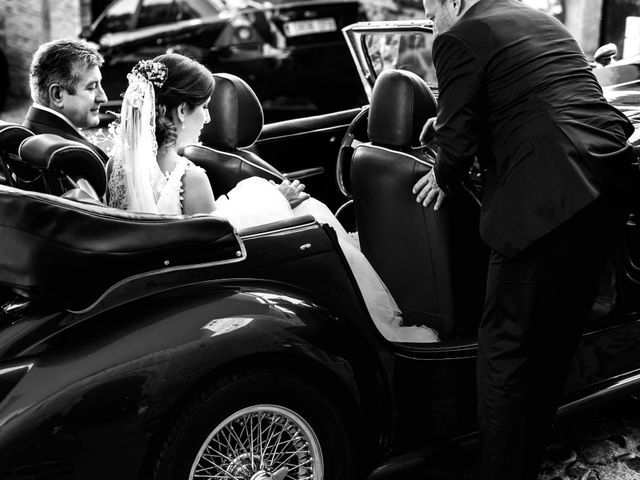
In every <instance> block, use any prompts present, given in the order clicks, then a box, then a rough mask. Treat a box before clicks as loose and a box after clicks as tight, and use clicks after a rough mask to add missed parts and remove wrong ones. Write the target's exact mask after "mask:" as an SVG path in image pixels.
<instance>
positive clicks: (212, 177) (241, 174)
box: [183, 73, 286, 197]
mask: <svg viewBox="0 0 640 480" xmlns="http://www.w3.org/2000/svg"><path fill="white" fill-rule="evenodd" d="M213 76H214V78H215V81H216V86H215V89H214V91H213V95H212V97H211V101H210V102H209V106H210V107H209V114H210V115H211V122H209V123H208V124H207V125H205V126H204V128H203V129H202V133H201V135H200V140H201V142H202V144H203V145H204V146H196V145H191V146H188V147H186V148H185V149H184V151H183V155H184V156H185V157H187V158H188V159H189V160H191V161H192V162H193V163H195V164H196V165H199V166H200V167H202V168H204V169H205V171H206V172H207V176H208V177H209V181H210V182H211V187H212V188H213V193H214V194H215V196H216V197H217V196H219V195H221V194H226V193H227V192H228V191H229V190H231V189H232V188H233V187H234V186H235V185H236V184H237V183H238V182H239V181H240V180H242V179H244V178H248V177H253V176H258V177H263V178H266V179H267V180H273V181H275V182H277V183H280V182H281V181H282V180H284V179H285V178H286V177H285V175H284V174H282V173H281V172H279V171H278V170H277V169H276V168H274V167H273V166H272V165H270V164H269V163H267V162H265V161H264V160H262V159H261V158H260V157H259V156H258V155H256V154H255V153H253V152H251V151H249V150H247V147H250V146H251V145H253V143H254V142H255V141H256V140H257V139H258V137H259V136H260V132H261V131H262V126H263V124H264V115H263V113H262V106H261V105H260V102H259V100H258V98H257V97H256V94H255V93H254V92H253V90H252V89H251V87H249V85H247V83H246V82H244V80H242V79H240V78H238V77H236V76H234V75H230V74H226V73H215V74H214V75H213Z"/></svg>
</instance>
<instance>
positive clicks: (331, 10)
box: [81, 0, 363, 118]
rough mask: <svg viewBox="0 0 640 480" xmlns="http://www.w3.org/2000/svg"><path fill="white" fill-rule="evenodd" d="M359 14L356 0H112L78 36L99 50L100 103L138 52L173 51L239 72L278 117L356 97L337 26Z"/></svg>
mask: <svg viewBox="0 0 640 480" xmlns="http://www.w3.org/2000/svg"><path fill="white" fill-rule="evenodd" d="M359 15H360V7H359V3H358V1H357V0H293V1H289V0H275V1H273V2H272V1H269V0H116V1H115V2H114V3H112V4H111V5H110V6H109V7H108V8H107V9H106V10H105V11H104V12H103V13H102V15H100V17H99V18H98V19H97V20H96V21H95V22H94V23H93V24H92V25H91V26H90V27H88V28H86V29H85V30H83V32H82V34H81V36H82V37H83V38H85V39H87V40H89V41H92V42H95V43H96V44H98V45H99V50H100V52H101V53H102V54H103V55H104V57H105V64H104V66H103V68H102V73H103V86H104V88H105V91H106V93H107V95H108V97H109V100H110V101H109V103H108V104H107V105H106V110H108V109H114V108H115V109H117V108H118V106H119V104H120V102H121V97H120V95H121V94H122V93H123V92H124V90H125V89H126V85H127V83H126V82H127V79H126V75H127V73H128V72H129V71H130V70H131V68H132V67H133V65H135V63H136V62H137V61H138V60H140V59H144V58H153V57H154V56H156V55H159V54H162V53H166V52H177V53H182V54H184V55H187V56H190V57H192V58H194V59H196V60H198V61H200V62H202V63H204V64H205V65H206V66H207V67H209V68H210V69H211V70H212V71H213V72H227V73H231V74H235V75H238V76H239V77H241V78H243V79H244V80H246V81H247V82H248V83H249V84H250V85H251V86H252V88H253V89H254V90H255V91H256V93H257V95H258V97H259V98H260V99H261V100H262V102H263V105H264V106H265V110H266V114H267V117H268V118H269V116H270V115H271V113H272V112H273V113H274V114H275V113H276V112H278V111H279V112H280V113H281V115H280V118H282V116H283V115H282V114H284V115H285V116H289V117H294V116H300V115H301V113H300V109H301V108H302V114H304V112H307V114H308V112H309V111H311V112H316V113H317V112H327V111H332V110H335V109H339V108H349V107H354V106H357V105H359V104H361V103H362V101H363V98H362V96H361V88H360V85H359V80H358V76H357V73H356V71H355V69H354V67H353V63H352V62H351V59H350V56H349V51H348V49H347V47H346V45H345V44H344V41H343V39H342V35H341V31H340V30H341V29H342V27H344V26H345V25H348V24H350V23H353V22H355V21H357V20H358V18H359ZM329 85H330V87H329ZM287 110H288V112H287ZM283 111H284V112H283Z"/></svg>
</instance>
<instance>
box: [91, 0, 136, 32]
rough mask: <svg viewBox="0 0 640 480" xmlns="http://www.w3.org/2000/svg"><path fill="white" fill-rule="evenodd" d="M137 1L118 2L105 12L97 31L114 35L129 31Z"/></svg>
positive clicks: (122, 0) (124, 0)
mask: <svg viewBox="0 0 640 480" xmlns="http://www.w3.org/2000/svg"><path fill="white" fill-rule="evenodd" d="M138 2H139V0H119V1H117V2H115V3H114V4H113V5H111V7H109V9H108V10H107V11H106V13H105V15H104V17H103V18H102V21H101V22H100V24H99V26H98V28H97V30H98V31H99V32H100V33H116V32H123V31H125V30H129V29H130V28H131V27H132V23H133V21H134V17H135V13H136V9H137V7H138Z"/></svg>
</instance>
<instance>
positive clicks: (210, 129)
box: [200, 73, 264, 150]
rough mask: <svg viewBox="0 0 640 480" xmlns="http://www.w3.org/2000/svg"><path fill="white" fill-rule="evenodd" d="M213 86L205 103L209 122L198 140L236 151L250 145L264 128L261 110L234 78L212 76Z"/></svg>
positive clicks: (256, 99) (238, 79)
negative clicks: (206, 103) (209, 99)
mask: <svg viewBox="0 0 640 480" xmlns="http://www.w3.org/2000/svg"><path fill="white" fill-rule="evenodd" d="M213 78H214V79H215V82H216V86H215V89H214V90H213V95H212V96H211V101H210V102H209V115H210V116H211V122H209V123H208V124H206V125H205V126H204V128H203V129H202V133H201V134H200V140H201V141H202V143H203V144H204V145H206V146H208V147H212V148H220V149H226V150H231V149H236V148H241V147H248V146H250V145H252V144H253V143H254V142H255V141H256V139H257V138H258V136H259V135H260V132H261V131H262V126H263V124H264V115H263V113H262V106H261V105H260V101H259V100H258V97H256V94H255V93H254V91H253V90H252V89H251V87H250V86H249V85H247V83H246V82H245V81H244V80H242V79H241V78H238V77H236V76H235V75H230V74H227V73H214V74H213Z"/></svg>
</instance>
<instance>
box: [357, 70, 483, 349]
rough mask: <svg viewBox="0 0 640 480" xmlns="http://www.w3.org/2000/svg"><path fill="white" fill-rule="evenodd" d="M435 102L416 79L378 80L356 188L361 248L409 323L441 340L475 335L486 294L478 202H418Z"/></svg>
mask: <svg viewBox="0 0 640 480" xmlns="http://www.w3.org/2000/svg"><path fill="white" fill-rule="evenodd" d="M435 115H436V101H435V98H434V96H433V94H432V92H431V91H430V89H429V87H428V86H427V84H426V83H425V82H424V81H423V80H422V79H421V78H420V77H418V76H417V75H415V74H413V73H411V72H407V71H402V70H389V71H385V72H383V73H382V74H381V75H380V77H378V79H377V81H376V83H375V86H374V89H373V94H372V99H371V109H370V113H369V120H368V134H369V138H370V140H371V141H370V142H369V143H364V144H361V145H360V146H358V147H357V148H356V150H355V152H354V156H353V160H352V165H351V187H352V191H353V197H354V207H355V215H356V222H357V225H358V234H359V238H360V244H361V247H362V251H363V253H364V254H365V256H366V257H367V258H368V259H369V261H370V262H371V264H372V265H373V267H374V268H375V269H376V271H377V272H378V274H379V275H380V277H381V278H382V280H383V281H384V282H385V284H386V285H387V287H388V288H389V290H390V292H391V293H392V295H393V297H394V298H395V299H396V301H397V303H398V305H399V307H400V309H401V310H402V313H403V318H404V321H405V323H406V324H424V325H427V326H429V327H431V328H435V329H436V330H437V331H438V333H439V335H440V338H441V339H442V340H447V339H450V338H458V337H462V336H468V335H473V334H474V332H475V326H476V325H477V321H478V320H479V318H480V306H481V302H482V298H483V294H484V289H483V285H484V278H483V272H484V268H485V267H484V265H486V257H483V254H482V252H481V251H482V249H483V247H482V243H481V241H480V238H479V234H478V218H479V205H478V203H477V202H476V201H474V199H473V198H472V197H471V195H469V193H468V192H467V191H465V190H462V189H461V190H460V191H456V192H454V193H453V194H452V195H451V196H449V197H447V199H446V200H445V203H444V204H443V206H442V207H441V209H440V210H438V211H437V212H436V211H434V210H433V206H429V207H427V208H425V207H423V206H422V205H421V204H419V203H417V202H416V197H415V195H414V194H413V193H412V187H413V186H414V184H415V183H416V182H417V181H418V180H419V179H420V178H421V177H422V176H424V175H425V174H427V173H428V172H429V171H430V170H431V169H432V168H433V165H434V163H435V159H434V158H433V156H432V155H430V154H429V153H427V152H425V150H424V149H423V148H422V147H421V145H420V140H419V137H420V132H421V130H422V127H423V125H424V123H425V122H426V120H427V119H428V118H429V117H433V116H435Z"/></svg>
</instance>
